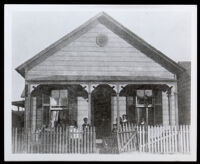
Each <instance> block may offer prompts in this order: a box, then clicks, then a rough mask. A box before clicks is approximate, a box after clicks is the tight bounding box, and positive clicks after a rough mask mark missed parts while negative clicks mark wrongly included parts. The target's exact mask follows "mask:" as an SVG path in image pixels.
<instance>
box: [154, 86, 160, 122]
mask: <svg viewBox="0 0 200 164" xmlns="http://www.w3.org/2000/svg"><path fill="white" fill-rule="evenodd" d="M154 96H155V97H154V98H155V101H154V124H155V125H161V124H162V91H160V90H155V91H154Z"/></svg>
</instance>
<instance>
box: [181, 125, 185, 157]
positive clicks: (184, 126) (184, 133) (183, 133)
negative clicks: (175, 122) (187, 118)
mask: <svg viewBox="0 0 200 164" xmlns="http://www.w3.org/2000/svg"><path fill="white" fill-rule="evenodd" d="M182 127H183V128H182V130H183V132H182V134H183V153H185V152H186V146H185V125H182Z"/></svg>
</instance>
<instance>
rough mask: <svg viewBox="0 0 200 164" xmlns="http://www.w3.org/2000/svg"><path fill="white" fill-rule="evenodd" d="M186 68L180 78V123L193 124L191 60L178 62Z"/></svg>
mask: <svg viewBox="0 0 200 164" xmlns="http://www.w3.org/2000/svg"><path fill="white" fill-rule="evenodd" d="M178 64H179V65H181V66H182V67H184V68H185V69H186V71H185V72H183V73H182V74H180V75H179V76H178V77H177V78H178V107H179V123H180V124H188V125H190V124H191V62H189V61H184V62H178Z"/></svg>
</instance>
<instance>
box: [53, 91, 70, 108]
mask: <svg viewBox="0 0 200 164" xmlns="http://www.w3.org/2000/svg"><path fill="white" fill-rule="evenodd" d="M55 90H56V91H58V92H59V100H58V105H51V99H52V98H53V97H52V96H50V97H49V98H50V104H49V110H50V111H62V110H66V109H67V106H68V103H69V102H68V97H69V93H68V90H67V89H55ZM61 90H66V91H67V105H66V106H63V105H62V104H61V98H62V97H61V96H60V91H61ZM52 91H53V90H52Z"/></svg>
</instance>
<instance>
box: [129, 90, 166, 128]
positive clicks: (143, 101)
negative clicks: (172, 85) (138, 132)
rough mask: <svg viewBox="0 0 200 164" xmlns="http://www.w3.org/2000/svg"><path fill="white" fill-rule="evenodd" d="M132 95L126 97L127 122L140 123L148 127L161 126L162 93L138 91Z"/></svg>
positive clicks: (157, 91)
mask: <svg viewBox="0 0 200 164" xmlns="http://www.w3.org/2000/svg"><path fill="white" fill-rule="evenodd" d="M134 95H135V96H128V97H127V111H126V112H127V115H128V118H129V120H130V121H131V122H134V123H137V124H141V122H142V121H145V122H147V123H148V125H160V124H162V91H160V90H150V89H147V90H144V89H139V90H136V91H135V94H134ZM147 105H148V113H147V111H146V107H147Z"/></svg>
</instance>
